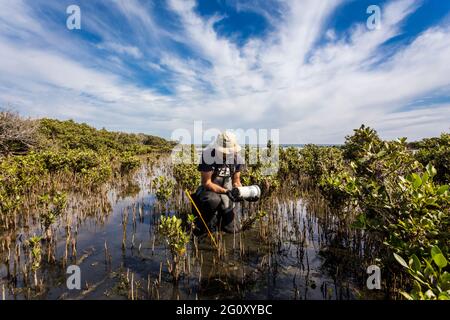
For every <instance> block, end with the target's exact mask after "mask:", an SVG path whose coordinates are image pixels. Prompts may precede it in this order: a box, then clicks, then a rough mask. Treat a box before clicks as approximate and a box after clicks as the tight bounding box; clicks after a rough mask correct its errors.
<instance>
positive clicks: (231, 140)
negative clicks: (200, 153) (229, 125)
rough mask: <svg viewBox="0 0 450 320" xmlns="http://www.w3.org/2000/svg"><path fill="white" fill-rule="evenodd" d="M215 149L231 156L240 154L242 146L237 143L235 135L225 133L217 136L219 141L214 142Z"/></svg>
mask: <svg viewBox="0 0 450 320" xmlns="http://www.w3.org/2000/svg"><path fill="white" fill-rule="evenodd" d="M214 149H216V150H217V151H219V152H221V153H224V154H230V153H233V152H239V151H240V150H241V146H240V145H239V144H238V143H237V139H236V135H235V134H234V133H231V132H229V131H224V132H222V133H220V134H219V135H218V136H217V139H216V141H215V142H214Z"/></svg>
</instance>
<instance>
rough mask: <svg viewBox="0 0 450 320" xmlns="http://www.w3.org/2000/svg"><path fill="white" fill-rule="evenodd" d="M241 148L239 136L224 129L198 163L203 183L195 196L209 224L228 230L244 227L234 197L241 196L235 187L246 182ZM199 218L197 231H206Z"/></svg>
mask: <svg viewBox="0 0 450 320" xmlns="http://www.w3.org/2000/svg"><path fill="white" fill-rule="evenodd" d="M240 150H241V147H240V146H239V144H238V143H237V139H236V136H235V135H234V134H233V133H231V132H228V131H224V132H222V133H220V134H219V135H218V136H217V139H216V140H215V142H214V143H213V145H212V146H208V147H207V148H205V149H204V150H203V152H202V159H201V163H200V164H199V165H198V170H199V171H200V172H201V186H200V187H199V188H198V189H197V191H196V192H195V194H194V197H195V198H196V202H197V203H198V204H199V207H200V211H201V214H202V216H203V219H204V220H205V222H206V224H208V227H210V226H211V225H213V224H216V225H217V228H218V229H219V230H222V231H225V232H227V233H235V232H239V231H240V228H239V227H238V226H237V223H236V221H235V216H236V214H235V205H234V201H238V200H239V199H236V198H234V197H233V194H232V193H231V190H232V189H233V188H234V187H241V186H242V185H241V171H242V170H243V161H242V158H241V157H240V156H239V151H240ZM193 212H194V211H193ZM194 213H195V212H194ZM196 215H197V214H196ZM199 220H200V219H197V234H202V233H204V232H206V228H205V225H204V224H203V222H202V221H199Z"/></svg>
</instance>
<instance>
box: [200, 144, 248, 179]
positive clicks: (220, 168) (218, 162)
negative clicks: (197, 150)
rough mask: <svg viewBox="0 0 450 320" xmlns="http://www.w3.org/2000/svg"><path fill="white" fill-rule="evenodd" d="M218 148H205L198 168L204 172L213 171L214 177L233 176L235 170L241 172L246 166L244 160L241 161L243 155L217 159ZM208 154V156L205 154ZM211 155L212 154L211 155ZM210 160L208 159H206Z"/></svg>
mask: <svg viewBox="0 0 450 320" xmlns="http://www.w3.org/2000/svg"><path fill="white" fill-rule="evenodd" d="M215 154H216V150H214V149H213V150H211V149H209V150H205V151H203V152H202V161H201V163H200V164H199V165H198V170H199V171H202V172H211V171H214V172H213V176H212V179H213V180H214V178H215V177H223V178H225V177H231V176H233V174H234V173H235V172H241V171H242V170H243V168H244V165H243V162H242V161H241V157H239V155H234V156H232V157H233V158H232V159H230V157H229V158H228V159H227V161H224V160H223V159H217V158H216V156H215ZM205 155H207V157H206V156H205ZM209 155H211V156H209ZM206 160H208V161H206Z"/></svg>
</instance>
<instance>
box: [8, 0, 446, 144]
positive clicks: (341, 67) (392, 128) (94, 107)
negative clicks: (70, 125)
mask: <svg viewBox="0 0 450 320" xmlns="http://www.w3.org/2000/svg"><path fill="white" fill-rule="evenodd" d="M274 1H275V0H274ZM341 3H342V1H316V0H306V1H302V2H301V3H300V2H297V1H295V2H294V1H292V2H291V1H281V5H280V6H279V8H278V9H277V10H278V12H277V18H276V19H275V18H273V19H271V20H270V23H271V24H272V26H273V28H274V29H273V30H272V31H271V32H270V33H268V34H267V35H265V36H264V38H253V39H249V40H248V41H247V42H246V43H245V44H244V45H243V46H239V45H237V44H236V43H234V42H233V41H232V40H230V39H227V38H224V37H222V36H220V35H219V34H217V32H216V31H215V29H214V23H215V22H216V21H217V19H220V18H221V17H212V18H209V19H205V18H203V17H200V16H199V15H198V14H197V13H196V12H195V10H194V9H195V2H194V1H192V0H170V1H169V2H168V9H170V10H171V11H172V12H173V13H174V14H175V15H176V16H178V18H179V21H176V22H177V23H178V24H179V25H178V27H177V29H176V30H177V31H178V32H173V30H171V29H170V28H167V27H166V26H161V25H158V23H157V21H158V20H157V19H155V17H154V14H155V13H154V12H153V11H152V10H153V8H152V7H148V8H146V9H145V10H144V9H143V8H142V6H140V4H142V3H140V2H138V1H134V0H133V1H117V2H115V6H116V7H115V8H117V9H118V10H119V11H118V12H120V14H121V15H123V17H124V18H125V19H126V21H128V24H129V26H130V28H131V29H132V30H134V34H133V36H130V37H129V38H127V39H121V38H120V37H121V36H120V32H119V31H118V30H116V29H114V28H109V29H108V28H106V27H107V26H108V23H107V22H105V21H103V20H102V18H101V17H92V19H90V20H89V21H88V22H87V24H86V25H87V27H89V28H90V30H92V31H94V32H97V34H99V35H100V36H101V38H102V39H103V42H102V43H101V44H100V45H99V47H100V48H101V49H103V50H106V51H107V52H108V54H113V53H118V54H120V55H125V56H129V57H132V58H134V59H136V60H141V61H142V63H143V64H142V67H143V70H147V71H148V72H149V74H152V73H155V72H156V73H158V74H164V75H165V76H167V78H166V80H165V84H166V86H167V88H168V89H169V91H171V92H173V94H161V93H158V92H157V91H156V90H155V89H152V88H151V87H143V86H141V85H137V84H136V83H135V82H134V81H133V73H132V72H131V71H130V70H128V69H127V67H126V65H125V64H123V63H122V62H121V61H122V60H120V58H118V57H111V58H110V59H103V60H102V59H101V58H100V59H99V58H98V57H95V59H94V60H93V61H89V59H87V57H89V55H90V54H92V52H91V51H89V48H88V46H85V47H82V46H81V47H80V53H79V57H80V59H79V61H78V60H77V59H76V56H74V55H70V54H69V52H70V50H72V49H73V48H76V47H77V46H78V45H79V44H80V43H79V42H74V43H72V42H70V41H68V40H67V39H64V38H61V35H60V34H58V33H57V32H51V31H50V30H44V29H43V27H42V24H41V22H39V21H36V20H35V18H33V16H32V14H31V12H30V10H29V9H27V7H26V5H25V2H24V1H17V2H14V5H11V4H5V6H6V7H7V8H6V9H5V10H4V12H3V13H0V27H1V29H0V30H1V31H0V102H2V103H10V104H12V105H14V106H16V107H17V108H19V109H20V110H21V111H23V112H24V113H28V114H32V115H46V116H57V117H61V118H67V117H74V118H75V119H81V120H83V121H87V122H90V123H94V124H96V125H98V126H105V127H108V128H114V129H121V130H126V131H146V132H153V133H160V134H165V135H166V136H170V131H171V130H173V129H176V128H178V127H186V128H187V129H191V128H192V121H193V120H204V121H206V122H207V123H208V125H211V126H215V127H218V128H222V129H225V128H244V129H246V128H279V129H280V132H281V139H282V141H283V142H288V143H303V142H315V143H336V142H342V141H343V138H344V136H345V135H346V134H349V133H351V131H352V129H353V128H355V127H359V125H360V124H361V123H366V124H369V125H373V126H374V127H375V128H376V129H378V131H380V133H381V135H382V136H383V137H385V138H396V137H398V136H408V137H410V138H414V139H418V138H421V137H424V136H431V135H437V134H439V133H440V132H441V131H444V130H448V129H449V128H448V123H450V105H449V104H439V105H429V106H423V107H421V108H420V109H418V108H409V109H408V108H407V107H406V106H408V105H410V104H411V102H413V101H417V100H418V99H421V98H423V97H426V96H429V95H431V94H433V93H435V92H438V91H439V92H449V90H448V89H449V88H450V78H449V77H448V74H450V61H449V60H450V58H449V57H450V29H449V26H448V25H442V26H440V27H433V28H430V29H428V30H426V31H425V32H423V33H422V34H421V35H419V36H418V37H417V39H415V40H414V41H412V42H411V43H409V44H405V45H404V46H403V47H400V48H397V49H396V50H397V51H396V52H394V54H392V55H391V56H390V57H389V58H386V52H385V51H384V49H383V47H382V45H383V44H384V43H385V42H386V41H388V40H389V39H391V38H393V37H395V36H397V35H399V34H400V33H401V32H402V31H401V30H402V28H401V24H402V22H403V21H404V19H405V18H406V17H408V16H409V15H410V14H411V13H412V12H414V10H416V9H417V8H418V2H417V1H412V0H397V1H390V2H389V3H388V4H387V5H386V6H385V7H384V8H383V9H382V28H381V29H380V30H375V31H369V30H367V29H366V27H365V24H360V25H355V26H353V27H352V28H351V29H350V30H348V32H347V37H346V38H345V39H343V38H339V35H338V34H337V33H336V32H335V30H332V29H326V22H327V21H328V19H329V18H330V17H331V15H332V14H333V13H334V12H335V10H336V8H337V7H338V6H339V5H340V4H341ZM235 4H236V6H240V10H250V8H248V6H245V5H244V4H243V3H240V2H239V1H236V3H235ZM259 12H260V14H262V15H264V16H266V14H265V13H267V12H269V11H268V9H267V8H266V7H261V10H259ZM361 14H362V15H365V12H362V13H361ZM15 17H16V18H15ZM176 22H174V21H172V24H175V23H176ZM44 31H45V32H44ZM11 34H17V35H20V37H22V38H23V40H24V41H17V40H13V39H12V38H11V37H10V36H11ZM30 35H33V37H31V36H30ZM322 35H325V40H326V42H325V44H323V45H321V46H320V47H318V46H317V41H318V40H319V39H320V38H322ZM32 38H33V39H40V38H42V39H47V41H48V43H49V44H50V47H49V48H46V47H42V46H39V45H37V44H36V42H38V41H32ZM58 39H60V40H61V41H62V43H64V44H65V45H64V46H61V47H65V48H66V49H65V50H63V49H59V47H58V46H56V45H55V44H56V43H57V41H58ZM170 41H175V42H176V43H177V44H182V45H183V46H185V47H186V48H189V50H191V51H192V52H194V53H195V55H194V56H195V58H194V57H193V56H184V55H183V54H180V53H179V52H178V51H176V50H172V47H171V46H170V45H169V44H168V42H170ZM67 48H70V50H69V49H67ZM149 57H151V59H148V58H149ZM155 57H157V59H156V60H155V59H154V58H155ZM375 64H376V67H374V65H375Z"/></svg>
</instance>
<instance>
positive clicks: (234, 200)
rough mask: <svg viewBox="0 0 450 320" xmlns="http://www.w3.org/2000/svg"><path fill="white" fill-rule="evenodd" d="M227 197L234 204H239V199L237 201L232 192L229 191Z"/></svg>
mask: <svg viewBox="0 0 450 320" xmlns="http://www.w3.org/2000/svg"><path fill="white" fill-rule="evenodd" d="M226 195H227V196H228V198H230V200H231V201H233V202H238V201H239V199H237V198H236V197H235V196H233V193H232V192H231V190H227V192H226Z"/></svg>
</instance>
